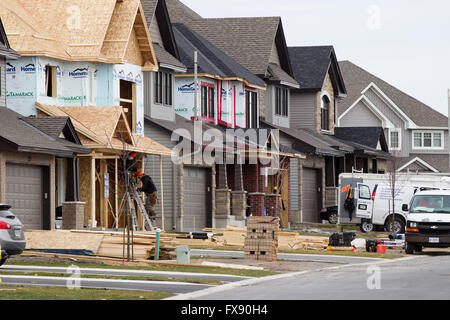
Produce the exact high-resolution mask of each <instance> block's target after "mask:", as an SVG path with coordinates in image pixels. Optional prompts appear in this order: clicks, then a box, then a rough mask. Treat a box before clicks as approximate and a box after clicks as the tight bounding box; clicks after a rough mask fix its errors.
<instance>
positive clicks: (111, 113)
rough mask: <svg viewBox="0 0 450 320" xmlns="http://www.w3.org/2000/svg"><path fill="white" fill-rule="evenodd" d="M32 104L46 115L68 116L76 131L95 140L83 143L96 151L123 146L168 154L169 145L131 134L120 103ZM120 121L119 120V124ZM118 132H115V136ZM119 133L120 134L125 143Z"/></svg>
mask: <svg viewBox="0 0 450 320" xmlns="http://www.w3.org/2000/svg"><path fill="white" fill-rule="evenodd" d="M36 108H37V109H38V111H40V112H42V113H44V114H46V115H48V116H69V117H70V118H71V120H72V123H73V125H74V127H75V130H76V131H77V132H79V133H81V134H83V135H85V136H87V137H89V139H91V140H93V141H95V143H89V141H87V139H86V141H85V143H83V145H84V146H86V147H88V148H91V149H97V150H98V151H100V152H101V151H105V152H112V151H113V150H115V151H119V152H120V151H122V150H123V149H124V148H125V149H126V150H127V151H130V152H131V151H135V152H137V153H144V154H153V155H162V156H169V157H170V156H172V151H171V150H170V149H168V148H166V147H164V146H163V145H161V144H159V143H157V142H156V141H154V140H152V139H150V138H148V137H141V136H132V134H131V131H130V128H129V126H128V124H127V122H126V121H125V120H124V119H125V118H124V113H123V108H122V107H117V106H112V107H56V106H51V105H43V104H40V103H36ZM72 115H73V116H72ZM106 119H108V120H106ZM120 121H123V122H122V124H121V122H120ZM118 132H119V136H117V134H118ZM109 137H112V138H109ZM119 137H124V138H125V143H123V142H122V139H121V138H119ZM127 137H128V138H129V139H133V143H132V144H131V143H128V140H127ZM109 139H110V140H109ZM129 141H130V142H131V140H129Z"/></svg>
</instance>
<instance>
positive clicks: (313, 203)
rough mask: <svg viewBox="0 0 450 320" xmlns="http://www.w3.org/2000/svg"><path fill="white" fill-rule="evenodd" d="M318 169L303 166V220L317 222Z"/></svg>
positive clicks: (319, 195) (318, 197)
mask: <svg viewBox="0 0 450 320" xmlns="http://www.w3.org/2000/svg"><path fill="white" fill-rule="evenodd" d="M320 172H321V171H320V170H317V169H309V168H303V174H302V216H303V220H302V221H303V222H306V223H308V222H309V223H317V222H319V211H320V210H321V209H322V208H319V200H320V199H321V193H320V192H319V181H321V179H319V178H320Z"/></svg>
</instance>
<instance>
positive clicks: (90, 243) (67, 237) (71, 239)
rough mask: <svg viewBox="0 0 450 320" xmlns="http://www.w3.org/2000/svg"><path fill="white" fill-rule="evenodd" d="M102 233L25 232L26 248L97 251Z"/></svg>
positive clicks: (67, 231) (66, 231) (101, 239)
mask: <svg viewBox="0 0 450 320" xmlns="http://www.w3.org/2000/svg"><path fill="white" fill-rule="evenodd" d="M103 237H104V235H103V234H82V233H74V232H71V231H70V230H58V231H32V232H25V238H26V240H27V245H26V248H27V249H79V250H91V251H92V252H93V253H94V254H96V253H97V251H98V249H99V248H100V246H101V244H102V241H103Z"/></svg>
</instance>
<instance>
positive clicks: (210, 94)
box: [208, 87, 216, 118]
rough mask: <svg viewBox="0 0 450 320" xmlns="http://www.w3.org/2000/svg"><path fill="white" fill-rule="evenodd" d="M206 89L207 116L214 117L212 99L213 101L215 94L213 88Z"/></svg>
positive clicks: (214, 105)
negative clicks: (207, 98) (207, 95)
mask: <svg viewBox="0 0 450 320" xmlns="http://www.w3.org/2000/svg"><path fill="white" fill-rule="evenodd" d="M208 91H209V117H210V118H214V116H215V113H216V112H215V111H216V109H215V108H216V104H215V103H214V101H215V97H216V95H215V90H214V88H211V87H210V88H209V89H208Z"/></svg>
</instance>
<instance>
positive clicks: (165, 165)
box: [145, 123, 178, 231]
mask: <svg viewBox="0 0 450 320" xmlns="http://www.w3.org/2000/svg"><path fill="white" fill-rule="evenodd" d="M145 136H147V137H150V138H152V139H153V140H155V141H157V142H159V143H161V144H162V145H164V146H166V147H168V148H170V149H172V148H173V147H174V146H175V143H174V142H172V141H170V137H171V133H169V132H168V131H166V130H163V129H161V128H159V127H156V126H153V125H150V124H148V123H146V124H145ZM176 168H177V167H176V166H175V165H174V164H173V163H172V160H171V159H170V158H169V157H163V161H162V169H163V187H164V220H165V226H164V227H165V230H167V231H170V230H172V229H173V224H174V221H173V215H174V214H175V215H176V214H177V212H176V210H177V199H178V197H177V194H178V193H177V183H178V179H177V178H178V176H177V172H176ZM145 173H146V174H148V175H149V176H151V177H152V179H153V182H154V183H155V185H156V187H157V188H158V196H159V199H160V201H161V179H160V171H159V156H148V157H147V158H146V160H145ZM161 209H162V206H161V203H159V204H158V205H156V207H155V211H156V213H157V225H161V212H162V211H161Z"/></svg>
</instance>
